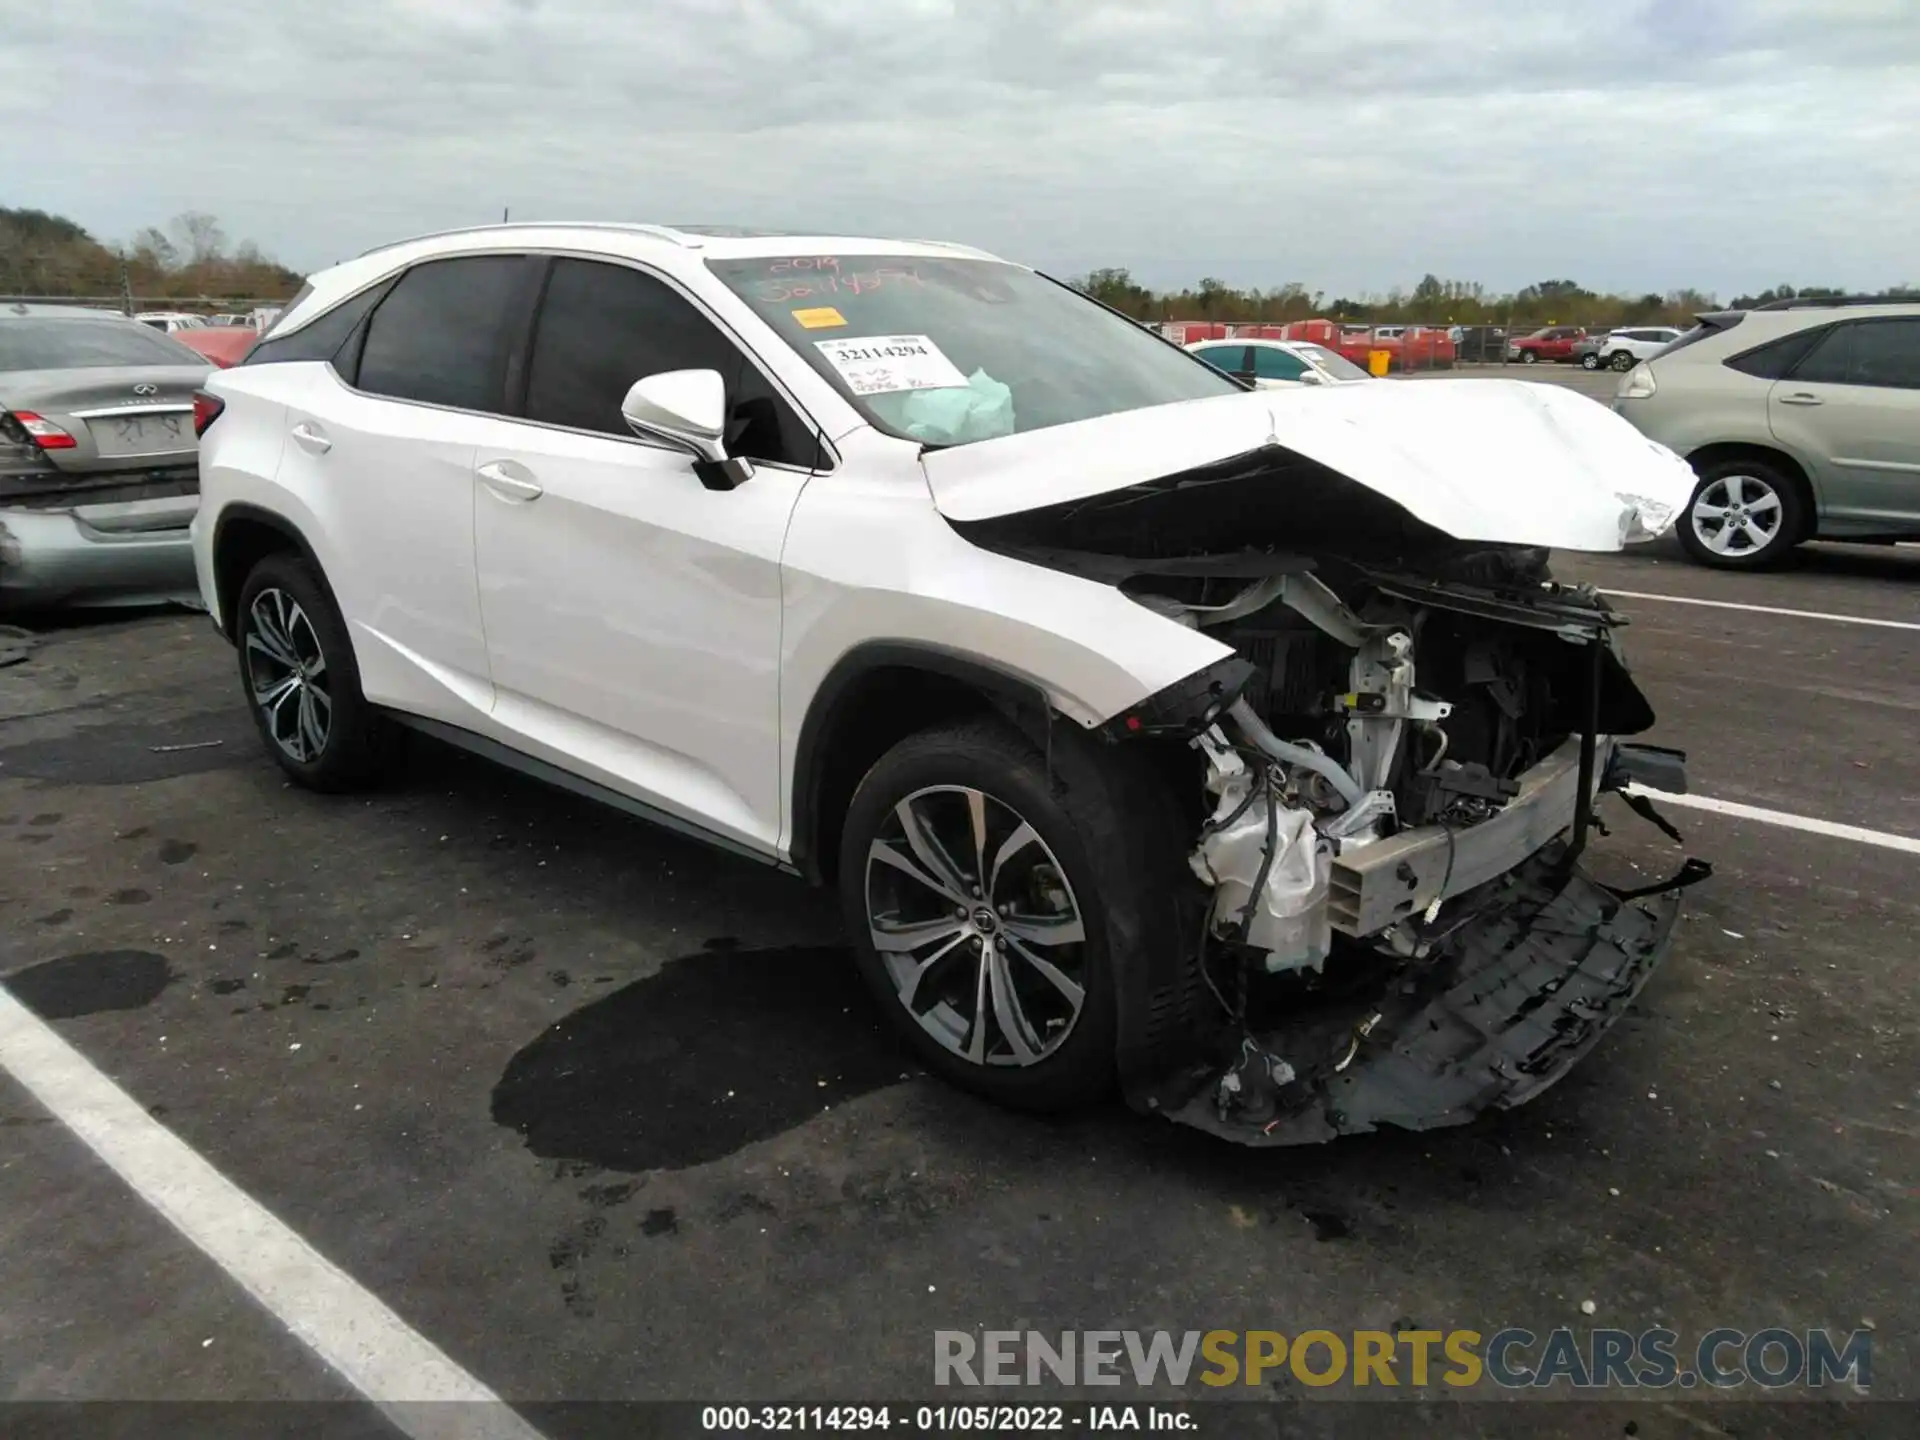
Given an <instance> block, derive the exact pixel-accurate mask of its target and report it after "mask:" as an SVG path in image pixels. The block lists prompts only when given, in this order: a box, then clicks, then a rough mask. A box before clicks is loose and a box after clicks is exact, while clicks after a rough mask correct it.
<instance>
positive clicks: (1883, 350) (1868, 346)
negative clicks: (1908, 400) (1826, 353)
mask: <svg viewBox="0 0 1920 1440" xmlns="http://www.w3.org/2000/svg"><path fill="white" fill-rule="evenodd" d="M1847 328H1848V329H1849V330H1852V331H1854V332H1855V334H1854V337H1853V363H1852V364H1851V365H1850V366H1849V367H1848V375H1849V377H1850V379H1849V383H1850V384H1854V385H1881V386H1886V387H1888V388H1891V389H1895V390H1920V320H1862V321H1860V322H1859V323H1858V324H1855V325H1849V326H1848V327H1847Z"/></svg>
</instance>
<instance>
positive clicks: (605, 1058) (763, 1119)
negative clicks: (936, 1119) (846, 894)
mask: <svg viewBox="0 0 1920 1440" xmlns="http://www.w3.org/2000/svg"><path fill="white" fill-rule="evenodd" d="M907 1068H908V1065H907V1062H906V1061H905V1059H904V1057H903V1055H902V1052H901V1050H900V1048H899V1046H898V1044H897V1043H896V1041H895V1040H894V1038H893V1036H892V1034H891V1033H890V1032H889V1031H888V1030H887V1029H886V1027H885V1026H884V1024H883V1023H882V1020H881V1017H880V1015H879V1014H878V1012H877V1011H876V1009H875V1007H874V1005H873V1003H872V1000H871V999H870V997H869V996H868V994H867V992H866V990H865V989H864V988H863V987H862V985H861V983H860V977H859V976H858V974H856V973H855V971H854V968H853V961H852V958H851V957H850V956H849V955H848V954H847V952H846V951H845V950H842V949H838V948H833V949H825V948H820V949H809V948H801V947H794V948H786V949H773V950H741V951H734V952H722V953H714V952H707V953H702V954H697V955H689V956H685V957H682V958H681V959H678V960H671V961H669V962H668V963H667V964H666V965H664V966H662V967H661V969H660V971H659V973H658V974H656V975H653V976H650V977H648V978H647V979H645V980H639V981H636V982H634V983H633V984H631V985H627V986H624V987H622V988H621V989H619V990H615V991H613V992H612V993H610V994H607V995H603V996H601V997H600V998H599V999H597V1000H595V1001H593V1002H592V1003H591V1004H588V1005H584V1006H582V1007H581V1008H580V1009H578V1010H576V1011H574V1012H573V1013H572V1014H571V1015H569V1016H567V1017H566V1018H565V1019H563V1020H561V1021H559V1022H558V1023H556V1024H555V1025H553V1026H552V1027H551V1028H549V1029H548V1030H546V1031H544V1032H543V1033H542V1034H540V1035H539V1036H538V1037H536V1038H535V1039H534V1040H533V1042H532V1043H531V1044H529V1045H527V1046H526V1048H525V1049H523V1050H521V1051H520V1053H519V1054H517V1055H515V1056H514V1057H513V1059H512V1060H511V1061H510V1062H509V1063H508V1065H507V1068H506V1072H505V1073H504V1074H503V1075H502V1076H501V1077H500V1082H499V1084H498V1085H496V1086H495V1087H494V1091H493V1118H494V1120H495V1121H496V1122H498V1123H499V1124H502V1125H505V1126H508V1127H510V1128H512V1129H514V1130H518V1131H519V1132H520V1133H521V1135H522V1136H524V1137H525V1139H526V1142H527V1148H528V1149H529V1150H531V1151H532V1152H533V1153H534V1154H535V1155H538V1156H540V1157H541V1158H542V1159H546V1160H560V1161H583V1162H587V1163H590V1164H592V1165H596V1166H599V1167H602V1168H604V1169H608V1170H618V1171H626V1172H628V1173H633V1172H638V1171H644V1170H663V1169H664V1170H677V1169H682V1168H685V1167H687V1166H692V1165H704V1164H707V1163H709V1162H711V1161H714V1160H718V1159H721V1158H723V1157H725V1156H727V1155H731V1154H732V1153H734V1152H735V1151H736V1150H739V1149H741V1148H742V1147H744V1146H746V1145H750V1144H753V1143H754V1142H755V1141H758V1140H764V1139H767V1138H769V1137H771V1136H774V1135H778V1134H780V1133H782V1132H783V1131H786V1130H790V1129H792V1128H793V1127H794V1126H796V1125H799V1124H802V1123H803V1122H805V1121H806V1120H808V1119H810V1118H811V1117H812V1116H814V1115H817V1114H818V1113H819V1112H820V1110H821V1109H822V1108H823V1107H826V1106H830V1105H835V1104H838V1103H840V1102H841V1101H844V1100H850V1099H852V1098H854V1097H855V1096H858V1095H864V1094H866V1093H868V1092H869V1091H872V1090H878V1089H881V1088H883V1087H885V1086H888V1085H892V1084H896V1083H898V1082H899V1080H900V1078H901V1073H902V1071H903V1070H906V1069H907Z"/></svg>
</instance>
